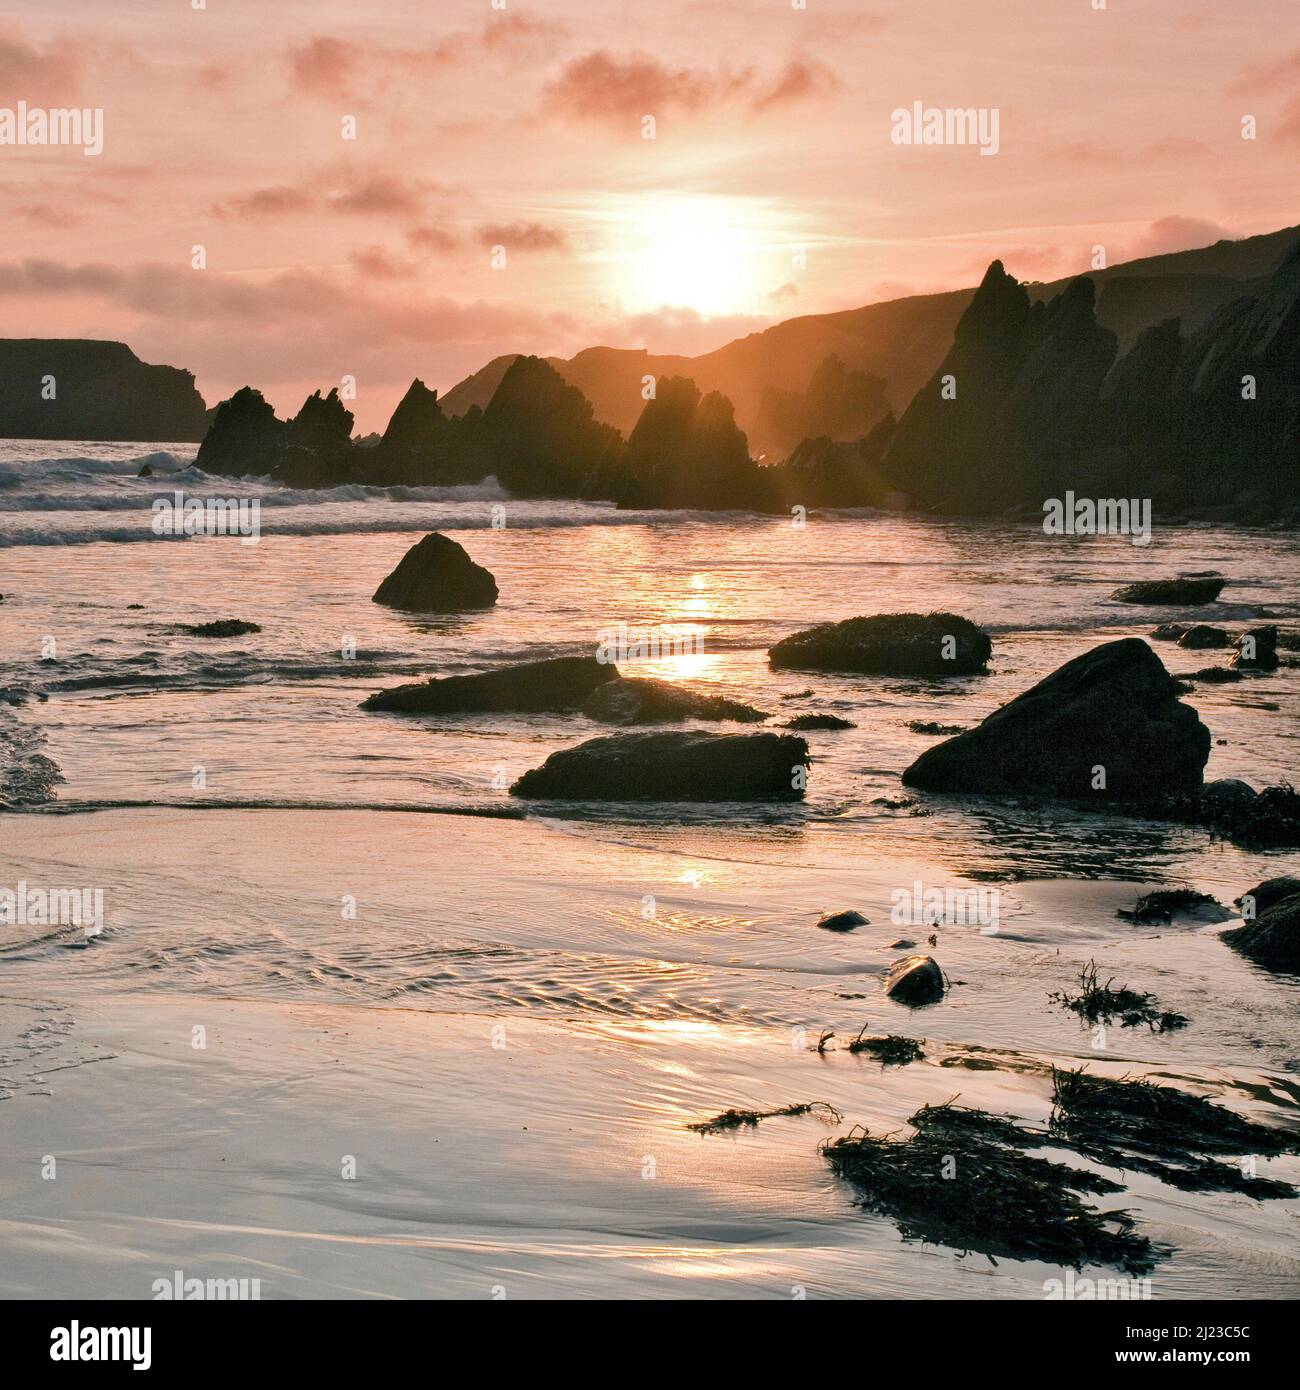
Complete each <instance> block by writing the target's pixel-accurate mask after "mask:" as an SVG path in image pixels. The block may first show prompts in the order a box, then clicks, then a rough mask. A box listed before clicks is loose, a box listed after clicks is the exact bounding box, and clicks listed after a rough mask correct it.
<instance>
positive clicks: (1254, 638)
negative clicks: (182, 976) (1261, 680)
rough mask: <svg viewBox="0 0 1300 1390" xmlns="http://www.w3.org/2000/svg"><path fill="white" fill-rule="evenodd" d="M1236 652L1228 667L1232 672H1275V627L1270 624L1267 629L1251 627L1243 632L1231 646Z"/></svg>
mask: <svg viewBox="0 0 1300 1390" xmlns="http://www.w3.org/2000/svg"><path fill="white" fill-rule="evenodd" d="M1233 645H1234V646H1235V647H1236V648H1237V650H1236V651H1235V652H1234V653H1233V655H1232V659H1231V661H1229V663H1228V664H1229V665H1230V666H1231V667H1232V668H1233V669H1234V670H1240V671H1276V670H1277V627H1276V625H1274V624H1270V625H1269V626H1268V627H1252V628H1250V629H1248V630H1247V631H1246V632H1243V633H1242V634H1241V636H1240V637H1238V638H1237V640H1236V642H1235V643H1234V644H1233Z"/></svg>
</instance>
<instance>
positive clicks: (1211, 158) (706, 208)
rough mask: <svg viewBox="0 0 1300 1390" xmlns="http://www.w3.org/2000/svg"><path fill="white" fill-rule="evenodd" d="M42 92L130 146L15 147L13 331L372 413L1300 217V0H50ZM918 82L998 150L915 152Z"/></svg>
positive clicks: (6, 201) (44, 24) (24, 59)
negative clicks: (902, 138) (429, 394)
mask: <svg viewBox="0 0 1300 1390" xmlns="http://www.w3.org/2000/svg"><path fill="white" fill-rule="evenodd" d="M20 101H24V102H26V103H27V107H28V108H29V109H30V108H43V109H44V108H54V107H73V106H75V107H82V108H88V109H91V110H99V111H102V112H103V126H102V133H103V149H102V152H101V153H99V154H98V155H87V154H86V153H84V151H83V149H81V148H79V147H73V146H67V145H62V146H33V145H26V146H21V145H14V144H0V196H2V197H3V204H2V206H3V210H4V216H3V217H0V316H2V317H0V332H3V334H4V335H5V336H9V337H92V338H113V339H118V340H122V341H125V342H127V343H129V344H130V345H131V346H132V347H133V348H134V349H135V351H136V352H137V353H138V354H139V355H140V356H141V357H142V358H144V359H145V360H146V361H152V362H168V363H171V364H173V365H176V366H182V367H185V368H188V369H189V370H190V371H193V372H194V373H195V375H196V377H197V382H198V386H199V389H200V390H201V391H202V392H203V394H204V396H205V398H206V399H207V401H208V403H209V404H212V403H214V402H215V401H217V400H219V399H222V398H223V397H225V396H227V395H229V394H230V393H231V392H232V391H233V390H235V389H237V388H238V387H239V386H242V385H244V384H246V383H251V384H253V385H256V386H258V387H260V388H261V389H262V390H263V391H264V392H265V394H266V395H267V397H268V398H269V399H270V400H271V401H272V402H273V404H275V406H276V407H277V409H278V410H279V411H280V413H281V414H285V413H292V412H293V411H295V410H296V409H297V407H298V406H299V405H300V404H301V402H302V399H303V398H304V397H305V396H306V395H307V394H308V393H309V392H310V391H312V390H314V389H316V388H317V387H320V388H322V389H328V388H329V387H330V386H333V385H337V384H339V383H340V382H341V381H343V380H344V379H345V378H349V379H351V380H352V381H354V382H355V400H353V401H352V402H350V403H351V405H352V407H353V409H354V410H355V412H356V415H357V425H358V428H359V429H360V430H363V431H365V430H371V429H382V428H383V425H384V423H385V422H386V420H387V417H388V415H389V413H390V412H391V410H392V407H393V406H394V404H395V403H396V401H397V400H398V399H399V398H400V396H401V394H402V392H403V391H404V390H405V388H406V387H407V385H409V383H410V381H411V379H412V378H413V377H416V376H419V377H421V378H422V379H423V380H424V381H425V382H426V383H427V384H429V385H431V386H435V387H437V388H439V389H442V390H446V389H448V388H449V387H451V386H452V385H454V384H455V383H456V382H457V381H458V380H460V379H461V378H462V377H464V376H465V375H467V374H469V373H470V372H472V371H474V370H476V369H477V368H478V367H480V366H482V365H483V364H484V363H485V362H487V361H488V360H490V359H491V358H492V357H494V356H496V355H498V354H500V353H504V352H515V351H524V352H535V353H539V354H543V355H559V356H569V355H571V354H572V353H574V352H576V351H578V350H580V349H581V348H584V347H589V346H593V345H596V344H604V345H609V346H615V347H646V348H649V349H650V350H652V351H655V352H682V353H689V354H693V353H698V352H704V351H709V350H711V349H712V348H715V347H718V346H721V345H722V344H723V343H725V342H727V341H729V340H730V339H732V338H735V337H738V336H741V335H743V334H746V333H750V332H753V331H755V330H757V329H760V328H762V327H764V326H766V325H767V324H770V323H773V322H777V321H779V320H781V319H786V318H791V317H794V316H797V315H800V314H810V313H822V312H827V311H831V310H835V309H844V308H852V307H856V306H858V305H861V304H867V303H871V302H873V301H876V300H880V299H893V298H898V297H900V296H903V295H907V294H914V293H920V292H927V291H931V290H939V289H953V288H958V287H961V286H965V285H970V284H973V283H976V282H977V281H978V279H979V277H980V276H981V274H982V272H983V270H984V268H985V267H986V266H987V264H988V262H989V261H990V260H991V259H993V258H994V257H1000V258H1001V259H1002V260H1003V261H1004V263H1005V264H1006V266H1007V269H1008V270H1010V271H1011V273H1012V274H1015V275H1018V276H1019V277H1021V278H1022V279H1035V280H1050V279H1055V278H1058V277H1060V276H1063V275H1067V274H1070V273H1073V272H1076V271H1079V272H1082V271H1086V270H1087V269H1088V268H1089V265H1090V263H1091V261H1092V257H1093V248H1094V247H1096V246H1102V247H1104V248H1105V254H1106V257H1107V260H1108V262H1109V263H1112V264H1113V263H1115V262H1116V261H1120V260H1125V259H1131V258H1132V257H1134V256H1139V255H1148V254H1153V253H1156V252H1160V251H1169V250H1180V249H1184V248H1186V247H1191V246H1199V245H1205V244H1208V243H1210V242H1213V241H1215V240H1217V239H1218V238H1220V237H1223V236H1234V237H1235V236H1247V235H1251V234H1254V233H1257V232H1264V231H1271V230H1275V229H1276V228H1279V227H1283V226H1288V225H1292V224H1295V223H1297V222H1300V208H1298V207H1297V203H1298V202H1300V198H1298V197H1297V190H1298V187H1300V184H1298V181H1297V179H1296V168H1297V163H1298V159H1300V6H1297V4H1296V3H1295V0H1251V3H1245V4H1243V3H1234V4H1228V3H1221V2H1219V3H1205V2H1204V0H847V2H846V0H662V3H660V2H658V0H436V3H428V0H387V2H386V3H384V4H383V5H378V4H373V3H356V0H352V3H342V0H311V3H300V2H299V0H276V2H275V3H274V4H271V3H269V0H114V3H113V4H112V5H111V6H108V5H105V4H103V3H102V0H23V3H17V4H13V3H0V120H3V111H4V110H5V109H11V110H14V111H15V112H16V111H17V109H18V103H19V102H20ZM917 102H920V103H922V107H923V109H930V108H937V109H939V110H944V109H950V108H974V109H976V110H983V111H985V112H986V113H988V112H993V111H996V113H997V130H998V141H997V151H996V153H995V154H989V155H985V154H983V153H981V150H980V148H979V147H978V146H975V145H971V144H966V145H956V144H936V145H924V144H919V143H912V144H907V143H899V142H898V141H896V139H895V138H894V137H895V135H896V134H897V133H898V129H899V127H898V123H897V122H896V121H895V119H894V117H893V113H894V112H895V111H896V110H899V109H903V110H908V111H910V110H912V109H913V105H914V103H917ZM647 118H651V120H652V124H651V123H650V122H648V121H647ZM1248 118H1249V120H1251V121H1253V123H1254V137H1255V138H1253V139H1243V122H1244V121H1247V120H1248ZM1247 128H1249V127H1247ZM648 136H652V137H653V138H647V137H648ZM196 248H201V250H200V249H196Z"/></svg>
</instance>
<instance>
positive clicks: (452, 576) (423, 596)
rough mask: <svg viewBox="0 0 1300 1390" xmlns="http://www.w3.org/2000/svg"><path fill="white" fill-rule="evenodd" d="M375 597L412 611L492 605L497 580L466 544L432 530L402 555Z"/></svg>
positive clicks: (433, 610)
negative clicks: (471, 553)
mask: <svg viewBox="0 0 1300 1390" xmlns="http://www.w3.org/2000/svg"><path fill="white" fill-rule="evenodd" d="M373 601H374V602H375V603H385V604H387V605H388V606H389V607H390V608H404V609H406V610H408V611H409V612H413V613H457V612H459V611H460V610H461V609H463V608H491V606H492V605H493V604H494V603H495V602H496V601H497V582H496V580H495V579H493V577H492V575H491V573H490V572H489V571H488V570H485V569H484V568H483V566H482V565H476V564H475V563H474V561H473V560H471V559H470V558H469V555H468V554H467V553H466V551H465V547H464V546H462V545H458V544H457V543H456V542H455V541H453V540H451V539H449V538H448V537H447V536H444V535H441V534H439V532H437V531H430V533H429V534H428V535H427V536H425V538H424V539H423V540H422V541H418V542H417V543H416V544H415V545H413V546H412V547H411V548H410V550H408V551H407V552H406V554H405V555H403V556H402V558H401V560H400V561H398V565H397V568H396V569H395V570H394V571H393V572H392V574H390V575H389V576H388V578H387V579H385V580H384V582H383V583H382V584H381V585H380V586H379V588H377V589H376V590H375V593H374V599H373Z"/></svg>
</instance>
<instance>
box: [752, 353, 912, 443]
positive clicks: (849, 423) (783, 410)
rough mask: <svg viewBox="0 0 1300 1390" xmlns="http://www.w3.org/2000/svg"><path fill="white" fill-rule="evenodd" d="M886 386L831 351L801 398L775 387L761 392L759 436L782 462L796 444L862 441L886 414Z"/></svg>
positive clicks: (820, 364) (882, 379)
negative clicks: (847, 364)
mask: <svg viewBox="0 0 1300 1390" xmlns="http://www.w3.org/2000/svg"><path fill="white" fill-rule="evenodd" d="M888 386H889V383H888V382H887V381H886V380H885V379H884V377H881V376H876V375H874V374H873V373H871V372H862V371H853V370H852V369H850V368H849V367H846V366H845V365H844V362H843V361H842V360H841V358H840V356H839V354H838V353H834V352H832V353H830V354H828V355H827V356H826V357H824V358H823V359H822V361H821V362H820V363H819V364H818V366H817V369H816V370H815V371H814V372H813V374H812V377H811V378H810V379H809V382H808V385H807V387H806V388H805V390H804V391H803V393H802V394H800V393H799V392H797V391H790V390H786V389H784V388H782V387H779V386H768V387H767V388H765V390H764V391H763V394H762V398H761V401H760V404H759V412H758V423H757V426H756V428H757V432H758V436H759V438H761V439H762V440H764V441H765V447H766V448H767V449H768V450H769V451H770V452H771V453H772V454H774V455H775V456H776V457H777V458H784V457H785V456H786V455H787V454H789V453H790V452H791V450H793V449H794V448H795V446H796V445H798V444H799V442H800V440H808V439H816V438H821V437H824V438H825V439H826V440H827V441H831V440H835V441H839V442H848V441H851V440H856V439H861V438H862V436H863V435H865V434H867V433H868V432H869V431H870V430H871V429H872V428H873V427H874V426H875V425H876V424H877V423H878V422H879V421H880V420H881V419H882V418H883V417H884V416H885V415H887V414H888V413H889V399H888V395H887V390H888Z"/></svg>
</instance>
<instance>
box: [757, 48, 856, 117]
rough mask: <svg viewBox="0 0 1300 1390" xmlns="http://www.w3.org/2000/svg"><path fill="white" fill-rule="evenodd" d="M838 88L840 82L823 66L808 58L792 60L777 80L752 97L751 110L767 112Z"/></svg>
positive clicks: (823, 64)
mask: <svg viewBox="0 0 1300 1390" xmlns="http://www.w3.org/2000/svg"><path fill="white" fill-rule="evenodd" d="M839 85H840V84H839V79H838V78H837V77H836V76H835V74H834V73H833V72H832V71H831V70H830V68H828V67H827V66H826V64H825V63H819V62H816V61H815V60H813V59H809V58H792V59H791V60H790V61H789V62H788V63H787V64H786V65H785V67H784V69H783V70H782V71H781V72H780V73H779V74H778V76H777V77H776V80H775V81H774V82H772V83H771V85H770V86H768V87H767V89H766V90H764V91H761V92H759V93H758V95H757V96H755V98H754V100H753V103H752V109H753V110H754V111H756V112H758V111H766V110H768V109H769V108H771V107H773V106H784V105H785V104H786V103H787V102H791V101H801V100H803V98H804V97H810V96H820V95H821V94H822V93H824V92H833V91H835V90H836V89H837V88H838V87H839Z"/></svg>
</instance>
